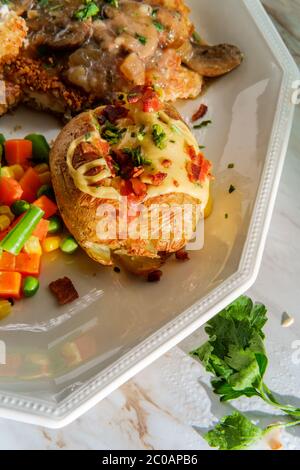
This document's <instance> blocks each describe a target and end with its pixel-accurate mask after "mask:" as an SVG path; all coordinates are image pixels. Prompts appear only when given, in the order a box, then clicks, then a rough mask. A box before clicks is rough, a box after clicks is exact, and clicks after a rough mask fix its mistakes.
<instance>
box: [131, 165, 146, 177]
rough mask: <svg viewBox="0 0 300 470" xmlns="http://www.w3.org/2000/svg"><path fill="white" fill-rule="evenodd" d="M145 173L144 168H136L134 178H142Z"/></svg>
mask: <svg viewBox="0 0 300 470" xmlns="http://www.w3.org/2000/svg"><path fill="white" fill-rule="evenodd" d="M144 172H145V168H143V167H142V166H138V167H135V168H134V169H133V175H132V178H138V177H139V176H141V175H142V174H143V173H144Z"/></svg>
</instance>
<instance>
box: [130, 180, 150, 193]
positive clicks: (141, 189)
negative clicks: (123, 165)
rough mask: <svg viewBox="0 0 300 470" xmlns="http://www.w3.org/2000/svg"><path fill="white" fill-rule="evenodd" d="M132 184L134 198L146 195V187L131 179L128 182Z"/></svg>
mask: <svg viewBox="0 0 300 470" xmlns="http://www.w3.org/2000/svg"><path fill="white" fill-rule="evenodd" d="M130 182H131V184H132V189H133V192H134V194H135V195H136V196H145V195H146V194H147V185H146V184H145V183H143V182H142V181H141V180H139V179H138V178H132V179H131V180H130Z"/></svg>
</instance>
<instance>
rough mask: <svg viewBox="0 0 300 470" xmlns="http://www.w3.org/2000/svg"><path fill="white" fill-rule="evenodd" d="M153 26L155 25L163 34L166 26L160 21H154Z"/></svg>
mask: <svg viewBox="0 0 300 470" xmlns="http://www.w3.org/2000/svg"><path fill="white" fill-rule="evenodd" d="M153 24H154V26H155V28H156V29H157V31H159V32H160V33H162V32H163V31H164V30H165V27H164V25H163V24H161V22H160V21H157V20H154V21H153Z"/></svg>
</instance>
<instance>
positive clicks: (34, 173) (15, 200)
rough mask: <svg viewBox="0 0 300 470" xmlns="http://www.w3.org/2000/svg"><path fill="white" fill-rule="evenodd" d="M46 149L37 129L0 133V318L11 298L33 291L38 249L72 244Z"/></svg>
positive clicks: (68, 249)
mask: <svg viewBox="0 0 300 470" xmlns="http://www.w3.org/2000/svg"><path fill="white" fill-rule="evenodd" d="M49 151H50V147H49V144H48V142H47V141H46V139H45V137H44V136H42V135H39V134H31V135H28V136H26V137H25V138H24V139H11V140H6V139H5V137H4V136H3V135H2V134H1V135H0V156H1V167H0V168H1V173H0V320H1V319H3V318H5V317H7V316H8V315H9V314H10V312H11V309H12V305H13V303H14V301H15V300H18V299H20V298H24V297H25V298H26V297H32V296H34V295H35V294H36V293H37V291H38V290H39V274H40V266H41V258H42V256H43V253H50V252H52V251H55V250H58V249H60V250H62V251H63V252H65V253H68V254H72V253H74V252H75V251H76V250H77V248H78V244H77V243H76V241H75V239H74V238H73V237H71V236H70V235H69V234H67V235H66V234H65V230H64V226H63V222H62V219H61V218H60V216H59V214H58V208H57V205H56V202H55V195H54V191H53V189H52V186H51V175H50V169H49V165H48V159H49Z"/></svg>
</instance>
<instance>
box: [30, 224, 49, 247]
mask: <svg viewBox="0 0 300 470" xmlns="http://www.w3.org/2000/svg"><path fill="white" fill-rule="evenodd" d="M49 224H50V222H49V220H46V219H41V220H40V221H39V223H38V225H37V226H36V228H35V230H34V232H33V234H32V235H33V236H34V237H37V238H38V239H39V240H40V241H41V242H42V241H43V240H45V238H46V237H47V234H48V230H49Z"/></svg>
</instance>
